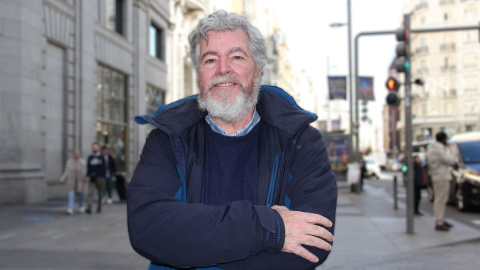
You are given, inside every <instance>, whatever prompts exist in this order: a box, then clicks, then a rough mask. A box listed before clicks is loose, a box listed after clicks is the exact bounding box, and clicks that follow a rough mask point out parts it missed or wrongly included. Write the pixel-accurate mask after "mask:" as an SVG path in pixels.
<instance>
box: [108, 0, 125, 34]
mask: <svg viewBox="0 0 480 270" xmlns="http://www.w3.org/2000/svg"><path fill="white" fill-rule="evenodd" d="M105 26H106V27H107V28H108V29H110V30H112V31H115V32H117V33H119V34H120V35H123V0H105Z"/></svg>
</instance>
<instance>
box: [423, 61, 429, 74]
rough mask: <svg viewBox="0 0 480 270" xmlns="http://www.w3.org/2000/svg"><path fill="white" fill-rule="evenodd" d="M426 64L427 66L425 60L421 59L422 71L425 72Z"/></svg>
mask: <svg viewBox="0 0 480 270" xmlns="http://www.w3.org/2000/svg"><path fill="white" fill-rule="evenodd" d="M427 70H428V66H427V60H425V59H423V60H422V71H423V72H427Z"/></svg>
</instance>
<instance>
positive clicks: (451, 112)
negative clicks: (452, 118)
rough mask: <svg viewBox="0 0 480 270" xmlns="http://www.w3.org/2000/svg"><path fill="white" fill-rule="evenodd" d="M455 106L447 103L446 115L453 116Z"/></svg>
mask: <svg viewBox="0 0 480 270" xmlns="http://www.w3.org/2000/svg"><path fill="white" fill-rule="evenodd" d="M453 113H454V112H453V104H452V103H451V102H447V103H445V114H453Z"/></svg>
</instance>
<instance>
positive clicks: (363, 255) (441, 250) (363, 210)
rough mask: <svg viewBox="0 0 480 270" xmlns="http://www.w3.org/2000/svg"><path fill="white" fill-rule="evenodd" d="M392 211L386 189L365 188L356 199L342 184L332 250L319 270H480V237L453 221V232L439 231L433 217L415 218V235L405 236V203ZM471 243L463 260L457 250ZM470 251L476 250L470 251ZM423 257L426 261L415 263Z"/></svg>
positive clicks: (477, 232)
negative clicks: (452, 265) (459, 245)
mask: <svg viewBox="0 0 480 270" xmlns="http://www.w3.org/2000/svg"><path fill="white" fill-rule="evenodd" d="M393 206H394V202H393V198H392V196H391V195H390V194H388V193H387V192H385V191H383V190H382V189H377V188H374V187H372V186H369V185H368V184H365V185H364V191H363V192H362V193H361V194H356V193H352V192H351V191H350V188H347V186H346V184H345V183H339V197H338V203H337V220H336V227H335V242H334V246H333V249H332V253H331V254H330V256H329V257H328V258H327V260H326V261H325V263H324V264H323V265H321V266H320V267H318V268H317V269H322V270H323V269H479V268H480V261H479V260H478V249H479V248H480V242H479V241H478V240H479V239H480V231H478V230H476V229H474V228H471V227H469V226H466V225H464V224H462V223H458V222H455V221H451V220H449V222H450V221H451V223H452V224H453V225H454V227H453V228H452V229H451V230H450V232H441V231H436V230H434V224H433V217H432V216H428V215H425V216H416V217H415V219H414V234H407V221H406V218H405V217H406V208H405V207H406V206H405V204H403V203H401V202H399V203H398V209H397V210H395V209H394V207H393ZM469 242H471V244H467V246H465V247H463V248H462V250H465V252H463V254H460V253H461V252H458V251H459V250H458V249H457V248H456V247H454V246H455V245H457V244H460V243H469ZM469 245H472V246H474V247H475V248H472V249H471V250H469ZM452 251H453V252H454V253H453V252H452ZM453 254H455V256H452V255H453ZM422 255H423V256H425V260H422V259H418V260H413V258H414V257H418V256H422ZM456 256H457V258H455V257H456ZM458 256H463V257H464V260H462V259H461V258H459V257H458ZM427 257H433V258H434V260H428V259H426V258H427ZM452 259H453V260H459V261H460V262H456V264H455V265H454V267H453V268H451V267H449V266H448V264H449V263H452V262H451V260H452ZM471 260H473V261H474V262H475V267H472V262H471Z"/></svg>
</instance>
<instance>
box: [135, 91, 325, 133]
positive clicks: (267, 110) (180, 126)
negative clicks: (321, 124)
mask: <svg viewBox="0 0 480 270" xmlns="http://www.w3.org/2000/svg"><path fill="white" fill-rule="evenodd" d="M197 98H198V95H194V96H190V97H187V98H183V99H180V100H178V101H176V102H174V103H171V104H168V105H162V106H160V108H158V110H157V112H156V113H155V114H153V115H140V116H136V117H135V121H136V122H137V123H138V124H146V123H150V124H152V125H154V126H156V127H158V128H159V129H161V130H163V131H164V132H166V133H167V134H171V133H176V134H180V133H182V132H183V131H184V130H185V129H186V128H189V127H191V126H192V125H194V124H196V123H198V122H199V121H201V120H203V119H204V118H205V116H206V112H204V111H202V110H200V109H199V107H198V102H197ZM257 111H258V113H259V114H260V117H261V118H262V120H263V121H265V122H267V123H268V124H270V125H272V126H275V127H277V128H279V129H281V130H283V131H285V132H287V133H289V134H293V133H295V132H296V131H297V130H298V129H299V128H301V127H303V126H304V125H306V124H309V123H311V122H313V121H315V120H316V119H317V116H316V115H315V114H313V113H310V112H307V111H305V110H303V109H301V108H300V107H299V106H298V105H297V104H296V103H295V101H294V99H293V97H292V96H290V95H289V94H287V93H286V92H285V91H283V90H282V89H280V88H278V87H275V86H262V88H261V90H260V97H259V102H258V103H257Z"/></svg>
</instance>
